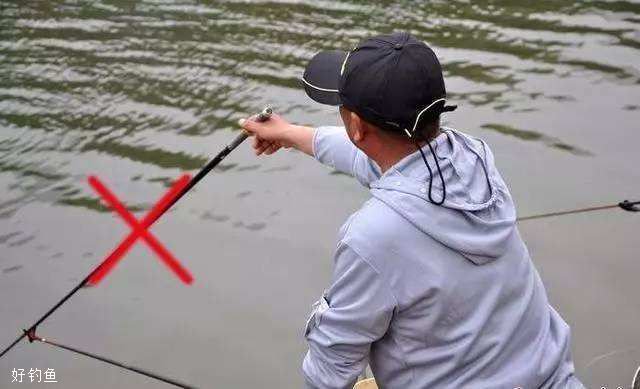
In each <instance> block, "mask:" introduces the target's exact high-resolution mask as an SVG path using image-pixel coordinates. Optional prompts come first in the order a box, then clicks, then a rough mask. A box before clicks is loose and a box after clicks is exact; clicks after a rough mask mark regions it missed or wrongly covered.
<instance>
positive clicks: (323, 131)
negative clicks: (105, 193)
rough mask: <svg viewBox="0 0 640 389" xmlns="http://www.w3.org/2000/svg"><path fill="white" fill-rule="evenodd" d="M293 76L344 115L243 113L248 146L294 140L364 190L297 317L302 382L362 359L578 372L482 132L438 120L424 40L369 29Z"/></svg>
mask: <svg viewBox="0 0 640 389" xmlns="http://www.w3.org/2000/svg"><path fill="white" fill-rule="evenodd" d="M302 82H303V84H304V88H305V91H306V93H307V95H308V96H309V97H310V98H311V99H313V100H315V101H316V102H319V103H321V104H328V105H333V106H338V107H339V112H340V116H341V118H342V121H343V122H344V128H343V127H318V128H315V129H313V128H310V127H306V126H299V125H294V124H291V123H289V122H287V121H286V120H285V119H284V118H282V117H281V116H278V115H276V114H274V115H272V116H271V118H270V120H268V121H265V122H257V121H254V120H252V118H248V119H245V120H242V121H241V125H242V127H243V128H244V129H245V130H246V131H247V132H249V133H250V134H251V135H253V136H254V144H253V146H254V148H255V152H256V154H257V155H260V154H263V153H264V154H273V153H274V152H276V151H278V150H279V149H280V148H282V147H286V148H290V147H293V148H296V149H298V150H300V151H303V152H304V153H306V154H308V155H310V156H312V157H314V158H316V159H317V160H318V161H319V162H321V163H323V164H326V165H329V166H331V167H333V168H335V169H336V170H339V171H341V172H344V173H348V174H350V175H352V176H354V177H355V178H356V179H357V180H358V181H359V182H360V183H361V184H362V185H364V186H365V187H367V188H368V189H369V191H370V193H371V198H370V199H369V200H368V201H366V202H365V203H364V204H363V205H362V207H361V208H360V209H359V210H358V211H357V212H355V213H354V214H353V215H351V216H350V217H349V219H348V220H347V221H346V223H345V224H344V225H343V226H342V228H341V229H340V233H339V237H338V245H337V249H336V252H335V257H334V261H335V263H334V271H333V276H332V280H331V285H330V287H329V288H328V289H327V290H326V291H325V292H324V294H323V295H322V297H321V298H320V299H319V300H318V302H317V303H316V304H315V305H314V309H313V312H312V314H311V316H310V318H309V320H308V322H307V325H306V329H305V337H306V339H307V342H308V346H309V350H308V352H307V354H306V356H305V358H304V361H303V363H302V371H303V375H304V379H305V382H306V385H307V386H308V387H310V388H350V387H352V386H353V384H354V383H355V381H356V380H357V378H358V376H359V375H360V374H361V373H362V372H363V370H364V369H365V368H366V366H367V363H368V364H370V366H371V370H372V372H373V373H374V376H375V378H376V381H377V383H378V385H379V387H381V388H483V389H487V388H527V389H529V388H562V389H567V388H583V385H582V383H581V382H580V381H579V379H578V378H577V377H576V376H575V374H574V365H573V361H572V357H571V351H570V328H569V326H568V325H567V323H566V322H565V321H564V320H563V319H562V317H561V316H560V315H559V314H558V313H557V312H556V311H555V310H554V309H553V307H551V306H550V304H549V301H548V298H547V294H546V291H545V288H544V286H543V284H542V281H541V279H540V276H539V274H538V272H537V270H536V268H535V266H534V264H533V263H532V260H531V258H530V255H529V252H528V251H527V247H526V246H525V243H524V242H523V240H522V238H521V236H520V234H519V232H518V228H517V225H516V211H515V207H514V203H513V200H512V198H511V195H510V193H509V189H508V187H507V185H506V184H505V182H504V180H503V178H502V177H501V175H500V173H499V172H498V169H497V168H496V165H495V163H494V157H493V154H492V152H491V150H490V148H489V146H488V145H487V143H485V142H484V141H483V140H481V139H478V138H475V137H471V136H469V135H467V134H464V133H463V132H460V131H458V130H454V129H452V128H446V127H443V126H441V125H440V117H441V114H443V113H445V112H450V111H453V110H454V109H455V108H456V107H455V106H451V105H447V102H446V91H445V83H444V79H443V74H442V68H441V65H440V63H439V61H438V59H437V57H436V55H435V53H434V52H433V50H432V49H431V48H429V46H427V45H426V44H425V43H423V42H421V41H419V40H417V39H416V38H414V37H413V36H411V35H410V34H408V33H404V32H401V33H394V34H390V35H381V36H376V37H372V38H369V39H366V40H364V41H362V42H361V43H360V44H359V45H358V46H357V47H356V48H355V49H353V50H351V51H349V52H344V51H326V52H321V53H319V54H317V55H316V56H314V57H313V59H312V60H311V61H310V62H309V64H308V66H307V67H306V69H305V72H304V76H303V78H302Z"/></svg>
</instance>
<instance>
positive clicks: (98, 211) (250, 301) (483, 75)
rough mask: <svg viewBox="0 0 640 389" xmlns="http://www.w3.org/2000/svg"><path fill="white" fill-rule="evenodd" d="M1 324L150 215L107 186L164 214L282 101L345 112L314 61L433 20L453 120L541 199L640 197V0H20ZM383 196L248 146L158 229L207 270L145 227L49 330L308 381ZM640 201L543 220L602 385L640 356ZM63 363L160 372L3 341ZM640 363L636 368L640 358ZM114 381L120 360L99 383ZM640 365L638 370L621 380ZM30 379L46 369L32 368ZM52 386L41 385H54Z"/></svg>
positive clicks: (311, 115)
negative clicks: (159, 204)
mask: <svg viewBox="0 0 640 389" xmlns="http://www.w3.org/2000/svg"><path fill="white" fill-rule="evenodd" d="M0 10H1V17H0V151H1V152H0V270H1V272H0V295H1V296H2V301H1V303H0V329H1V330H2V331H0V344H1V345H4V344H5V343H9V342H10V341H11V340H12V339H13V338H14V336H15V335H17V333H18V330H19V329H20V328H23V327H25V326H28V325H29V324H30V323H32V322H33V320H34V319H36V318H37V317H39V316H40V315H41V314H42V313H43V312H44V311H45V310H46V309H47V308H48V307H49V306H51V305H52V304H53V303H54V302H55V301H56V300H57V299H58V298H59V297H61V296H62V295H64V293H66V291H68V290H69V289H70V288H72V287H73V286H74V284H75V283H77V282H78V281H79V280H80V279H82V278H83V277H84V275H85V274H86V273H87V272H88V271H89V270H90V269H91V268H92V266H94V265H95V264H97V263H98V262H99V261H100V260H101V259H102V258H103V257H104V255H105V253H106V252H108V251H109V250H110V249H112V248H113V247H114V246H115V245H116V244H117V243H118V242H119V240H120V239H122V237H123V236H124V234H126V233H127V231H128V230H127V228H126V226H125V225H124V224H123V223H122V222H121V220H120V219H119V218H117V217H115V216H113V215H112V214H111V213H110V212H109V211H108V209H107V208H106V207H105V206H104V205H103V204H102V203H101V202H100V201H99V200H98V199H97V197H96V195H95V194H94V193H93V192H92V191H91V189H90V188H89V186H88V185H87V181H86V177H87V176H88V175H90V174H96V175H98V176H99V177H100V178H101V179H102V180H103V181H104V182H105V183H107V185H108V186H109V187H110V188H112V190H113V191H114V192H115V193H116V194H117V195H118V196H120V197H121V198H122V199H123V201H124V202H125V203H126V205H127V206H128V207H129V208H131V209H132V210H134V211H136V212H137V214H138V215H140V216H141V215H143V214H144V211H145V210H148V209H149V208H150V207H151V206H152V204H153V203H154V202H155V201H156V200H157V199H158V198H159V197H160V196H161V195H162V193H163V192H164V191H165V190H166V188H167V186H168V185H169V184H170V183H171V182H172V180H173V179H175V178H177V177H179V175H180V174H181V173H183V172H185V171H186V172H193V171H195V170H197V169H198V167H200V166H202V165H203V164H204V163H205V162H206V161H207V159H208V158H209V157H210V156H212V155H213V154H215V153H216V152H217V151H218V150H220V149H221V147H223V146H224V145H225V144H226V143H227V142H228V141H230V140H231V139H232V138H233V136H234V135H235V133H234V132H235V131H237V129H236V127H235V125H234V123H235V122H236V121H237V119H238V118H240V117H243V116H245V115H247V114H249V113H252V112H256V111H258V110H260V109H261V108H262V107H263V106H265V105H267V104H270V105H272V106H274V107H275V109H276V110H277V111H278V112H279V113H281V114H283V115H285V116H286V117H287V118H288V119H290V120H292V121H296V122H298V123H304V124H311V125H320V124H335V123H337V121H338V115H337V112H335V110H334V109H332V108H330V107H323V106H319V105H317V104H315V103H313V102H311V101H310V100H309V99H307V98H306V97H305V95H304V92H303V91H302V89H301V87H300V82H299V77H300V75H301V73H302V70H303V68H304V65H305V63H306V62H307V61H308V60H309V59H310V58H311V57H312V56H313V54H314V53H315V52H317V51H319V50H323V49H334V48H342V49H349V48H351V47H353V46H354V45H355V44H357V42H358V41H359V40H360V39H362V38H365V37H368V36H370V35H373V34H378V33H388V32H392V31H397V30H405V31H409V32H411V33H412V34H414V35H416V36H417V37H419V38H420V39H423V40H425V41H427V42H428V43H429V44H431V45H432V46H433V47H434V49H435V50H436V52H437V54H438V56H439V57H440V60H441V62H442V63H443V66H444V69H445V72H446V81H447V88H448V92H449V97H450V98H451V101H452V102H453V103H455V104H458V105H459V109H458V110H457V111H456V112H455V113H452V114H449V115H448V116H447V117H446V124H447V125H449V126H453V127H456V128H458V129H460V130H463V131H466V132H468V133H471V134H473V135H476V136H480V137H483V138H484V139H486V140H487V141H488V142H489V143H490V144H491V146H492V148H493V150H494V153H495V154H496V159H497V163H498V165H499V167H500V168H501V170H502V172H503V175H504V176H505V178H506V179H507V181H508V182H509V185H510V187H511V190H512V192H513V194H514V197H515V199H516V203H517V205H518V210H519V212H520V214H521V215H523V216H524V215H530V214H535V213H539V212H548V211H555V210H563V209H571V208H577V207H582V206H591V205H599V204H606V203H612V202H617V201H620V200H622V199H624V198H630V199H633V198H638V197H640V169H637V166H638V163H639V162H640V153H638V144H640V128H639V126H638V124H637V123H638V122H640V3H638V2H636V1H536V2H526V3H525V2H521V1H485V2H469V1H433V2H410V1H368V2H357V1H343V2H338V1H293V0H292V1H254V2H244V1H211V2H189V1H175V2H174V1H143V2H130V1H104V0H103V1H96V2H91V3H85V2H56V1H52V2H2V4H0ZM366 198H367V193H366V191H365V190H364V189H363V188H360V187H359V186H358V185H357V184H356V183H355V182H354V181H353V180H351V179H349V178H348V177H345V176H343V175H336V174H332V172H331V171H330V170H327V169H324V168H322V167H320V166H318V165H317V164H315V163H314V162H313V161H312V160H310V159H309V158H306V157H305V156H303V155H301V154H300V153H287V152H283V153H279V154H278V155H276V156H274V157H272V158H255V157H254V156H253V155H252V154H251V152H250V150H249V147H248V146H246V145H243V146H242V147H241V148H239V149H238V150H237V151H236V152H234V153H233V154H232V155H231V156H230V157H229V158H228V159H227V160H225V162H224V164H223V165H222V166H220V168H219V169H218V170H217V172H215V173H214V174H212V175H211V176H210V177H208V178H207V179H206V180H205V181H204V182H203V183H202V184H200V185H199V186H198V188H197V190H196V191H195V192H194V193H193V194H190V195H189V197H187V198H185V199H184V200H182V201H181V202H180V203H179V205H178V206H177V207H176V209H175V210H173V211H172V212H171V213H170V214H168V215H166V217H165V218H163V220H162V221H161V222H159V223H158V225H157V226H156V227H154V229H153V231H154V233H155V234H157V236H158V238H159V239H160V240H161V241H162V242H163V243H164V244H166V245H167V247H168V248H169V249H170V250H171V251H172V252H174V253H175V255H176V256H177V257H178V258H179V259H180V260H181V261H182V262H183V263H184V264H185V265H186V266H187V267H188V268H189V269H190V270H191V271H192V272H193V273H194V274H195V277H196V283H195V284H194V285H193V286H192V287H184V286H182V285H181V284H180V283H179V282H178V281H177V280H176V279H175V278H173V276H172V275H170V274H169V273H168V272H167V271H166V269H165V268H164V266H162V265H161V264H160V263H159V262H158V261H157V259H156V257H155V255H153V254H152V253H151V252H150V251H149V249H148V247H145V246H144V245H142V244H138V245H137V246H136V247H135V248H134V249H133V250H132V252H130V253H129V254H128V255H127V257H126V258H125V259H124V260H123V261H122V263H121V264H120V265H119V266H118V268H117V270H116V271H115V272H114V273H113V274H111V275H110V276H109V278H107V280H106V281H105V282H104V284H101V285H100V286H99V287H98V288H93V289H88V290H83V291H81V292H80V293H79V294H78V295H77V296H75V297H74V298H73V299H72V300H71V301H69V303H68V304H66V305H65V306H64V307H63V308H62V309H60V310H59V311H58V312H57V313H56V314H55V315H54V316H53V317H51V319H50V320H49V321H47V322H46V324H45V325H43V326H42V328H40V331H41V333H42V334H43V335H46V336H50V337H52V338H56V339H58V340H59V341H61V342H63V343H64V342H67V343H71V344H74V345H76V346H78V347H81V348H85V349H87V350H90V351H94V352H98V353H104V354H106V355H109V356H112V357H114V358H119V359H123V360H124V361H128V362H132V363H134V364H137V365H140V366H142V367H145V368H148V369H150V370H156V371H158V372H162V373H164V374H167V375H173V376H175V377H176V378H179V379H182V380H184V381H187V382H191V383H193V384H194V385H199V386H202V387H220V388H251V387H261V388H285V387H287V388H288V387H299V386H300V383H301V376H300V372H299V366H300V362H301V358H302V356H303V354H304V352H305V344H304V342H303V339H302V336H301V332H302V326H303V325H304V321H305V319H306V315H307V312H308V310H309V305H310V304H311V303H312V302H313V301H314V300H315V299H316V298H317V296H319V295H320V294H321V293H322V290H323V289H324V288H325V287H326V285H327V283H328V281H329V277H330V272H331V265H332V259H331V256H332V251H333V248H334V239H335V234H336V231H337V229H338V227H339V226H340V224H341V223H342V221H343V220H344V219H345V218H346V217H347V216H348V215H349V213H350V212H352V211H354V210H355V209H357V208H358V206H359V204H360V203H361V202H362V201H363V200H365V199H366ZM639 227H640V219H639V218H638V217H636V215H631V214H626V213H623V212H622V211H608V212H607V211H605V212H599V213H593V214H584V215H576V216H571V217H565V218H562V219H547V220H540V221H535V222H534V221H532V222H528V224H526V225H525V224H523V225H522V227H521V232H522V234H523V237H524V238H525V240H526V241H527V243H528V245H529V248H530V251H531V252H532V255H533V257H534V260H535V262H536V263H537V265H538V267H539V269H540V271H541V273H542V276H543V278H544V280H545V284H546V285H547V288H548V291H549V294H550V297H551V300H552V302H553V304H554V305H555V306H556V307H557V308H558V310H559V311H560V312H561V313H562V315H563V316H564V317H565V318H566V320H567V321H568V322H569V323H570V324H571V325H572V328H573V336H574V338H573V346H574V356H575V361H576V367H577V369H578V373H579V374H580V375H581V377H584V379H585V381H589V382H590V383H592V384H593V385H594V386H596V385H597V386H598V387H599V386H600V385H607V386H610V387H614V386H624V385H628V384H629V381H630V376H631V373H630V369H633V367H634V366H637V365H638V364H640V361H639V360H638V359H640V356H638V354H640V353H635V354H634V351H629V352H619V353H617V354H612V355H613V356H612V357H611V358H604V359H599V360H596V362H595V363H592V362H593V361H594V359H595V358H596V357H598V356H599V355H604V354H607V353H610V352H612V351H613V350H622V349H631V350H634V349H637V348H640V334H639V333H638V323H639V322H640V304H639V303H638V299H637V296H638V295H639V294H640V286H639V284H638V282H637V276H634V274H635V275H637V274H638V272H639V271H640V261H638V245H637V236H636V235H637V231H638V230H639ZM30 367H39V368H41V369H44V368H48V367H52V368H55V369H56V370H57V371H58V376H59V381H60V384H59V386H60V387H65V388H81V387H87V386H88V385H91V386H92V387H95V388H102V387H104V388H110V387H114V386H121V387H149V388H151V387H156V383H155V382H153V381H149V380H148V379H146V378H144V377H137V376H134V375H131V374H128V373H123V372H122V371H120V370H118V369H115V368H111V367H107V366H104V365H102V364H100V363H98V362H94V361H90V360H86V359H84V358H78V357H76V356H74V355H70V354H68V353H65V352H63V351H59V350H55V349H50V348H48V347H46V346H44V345H29V344H23V345H21V346H20V347H19V348H17V349H15V350H14V351H13V352H12V353H11V354H9V355H8V356H7V357H6V358H3V359H2V360H0V383H2V384H0V386H1V387H4V386H5V383H7V382H10V378H11V376H10V370H11V369H12V368H26V369H28V368H30ZM627 377H628V378H627ZM96 380H97V382H96ZM618 380H619V381H620V382H618ZM23 387H29V386H28V384H23ZM34 387H37V386H34Z"/></svg>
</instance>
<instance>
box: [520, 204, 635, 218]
mask: <svg viewBox="0 0 640 389" xmlns="http://www.w3.org/2000/svg"><path fill="white" fill-rule="evenodd" d="M612 208H622V209H624V210H625V211H629V212H640V201H629V200H624V201H621V202H619V203H617V204H607V205H599V206H595V207H587V208H579V209H572V210H570V211H558V212H549V213H541V214H539V215H531V216H524V217H519V218H517V219H516V220H517V221H525V220H534V219H544V218H547V217H555V216H564V215H573V214H576V213H584V212H593V211H601V210H604V209H612Z"/></svg>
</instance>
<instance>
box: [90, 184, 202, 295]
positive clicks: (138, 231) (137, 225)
mask: <svg viewBox="0 0 640 389" xmlns="http://www.w3.org/2000/svg"><path fill="white" fill-rule="evenodd" d="M189 180H190V177H189V175H188V174H185V175H183V176H182V177H180V179H179V180H178V181H176V182H175V183H174V184H173V186H172V187H171V188H170V189H169V190H168V191H167V193H165V194H164V196H162V198H160V200H158V202H157V203H156V204H155V205H154V206H153V208H152V209H151V210H150V211H149V213H147V215H146V216H145V217H144V219H142V221H138V220H137V219H136V218H135V216H133V214H131V212H129V211H128V210H127V209H126V208H125V207H124V205H123V204H122V203H121V202H120V200H118V198H117V197H116V196H115V195H114V194H113V193H112V192H111V191H110V190H109V189H107V187H106V186H105V185H104V184H103V183H102V182H100V180H98V177H96V176H90V177H89V184H90V185H91V186H92V187H93V189H95V191H96V192H98V194H99V195H100V196H102V199H103V200H104V201H105V202H106V203H107V204H108V205H109V206H110V207H111V208H113V209H114V210H115V211H116V212H117V213H118V214H119V215H120V216H121V217H122V219H124V221H125V222H126V223H127V224H128V225H129V226H130V227H131V228H132V229H133V231H131V233H130V234H129V235H128V236H127V237H126V238H125V239H124V240H123V241H122V242H120V244H119V245H118V247H116V248H115V249H114V250H113V251H112V252H111V253H110V254H109V256H107V258H106V259H105V260H104V261H103V262H102V263H101V264H100V266H98V268H97V269H96V270H95V271H94V272H93V273H91V274H90V275H89V281H88V283H89V284H90V285H97V284H98V283H99V282H100V281H101V280H102V279H103V278H104V277H105V276H106V275H107V273H109V272H110V271H111V270H112V269H113V267H114V266H115V265H116V264H117V263H118V262H119V261H120V259H122V257H123V256H124V254H126V252H127V251H129V249H130V248H131V246H133V244H134V243H135V242H136V240H138V238H140V237H141V238H142V239H144V241H145V242H146V243H147V244H148V245H149V247H151V249H152V250H153V251H155V252H156V254H158V256H159V257H160V259H161V260H162V261H163V262H164V263H165V264H166V265H167V266H168V267H169V269H171V271H173V272H174V273H175V274H176V276H178V278H180V279H181V280H182V282H184V283H185V284H191V283H192V282H193V276H191V274H190V273H189V271H188V270H186V269H185V268H183V267H182V265H180V263H179V262H178V260H177V259H176V258H175V257H174V256H173V255H171V253H170V252H169V251H168V250H167V249H166V248H164V246H162V244H161V243H160V242H159V241H158V240H157V239H156V238H155V237H154V236H153V235H152V234H151V232H149V231H148V228H149V226H151V224H153V222H155V221H156V219H158V218H159V217H160V216H161V215H162V214H163V213H164V212H165V211H166V210H167V209H168V208H169V206H170V205H171V202H172V200H173V199H174V198H175V197H176V196H178V195H179V194H180V192H181V191H182V189H183V188H184V187H185V186H186V185H187V184H188V183H189Z"/></svg>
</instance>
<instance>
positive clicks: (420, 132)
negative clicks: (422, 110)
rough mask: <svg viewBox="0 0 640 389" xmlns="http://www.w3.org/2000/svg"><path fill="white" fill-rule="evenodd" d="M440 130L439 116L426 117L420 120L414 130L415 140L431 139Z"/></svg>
mask: <svg viewBox="0 0 640 389" xmlns="http://www.w3.org/2000/svg"><path fill="white" fill-rule="evenodd" d="M439 129H440V114H439V113H438V114H435V115H427V116H424V117H422V118H420V121H419V122H418V126H417V128H416V138H417V139H418V140H431V139H433V138H434V137H435V136H436V134H437V133H438V130H439Z"/></svg>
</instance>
